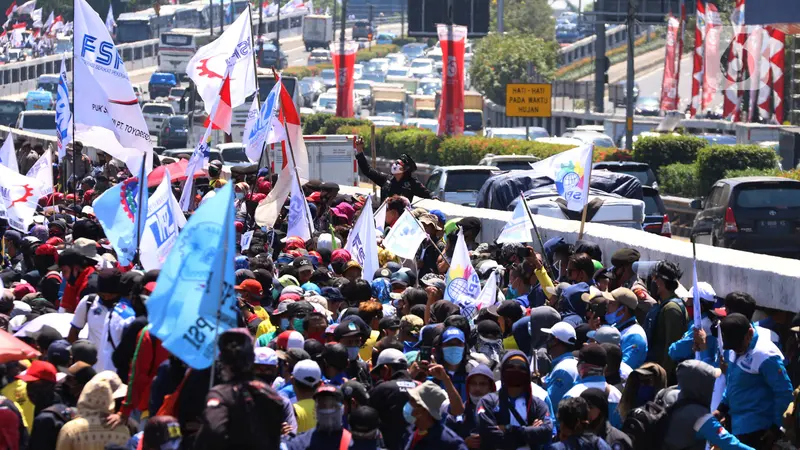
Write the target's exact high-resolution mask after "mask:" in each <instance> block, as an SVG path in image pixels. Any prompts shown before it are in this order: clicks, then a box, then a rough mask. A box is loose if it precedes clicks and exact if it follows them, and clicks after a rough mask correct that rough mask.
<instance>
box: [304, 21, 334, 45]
mask: <svg viewBox="0 0 800 450" xmlns="http://www.w3.org/2000/svg"><path fill="white" fill-rule="evenodd" d="M332 41H333V19H332V18H331V16H326V15H318V14H309V15H307V16H305V17H303V44H304V45H305V46H306V51H307V52H310V51H311V50H313V49H315V48H318V47H322V48H328V47H329V46H330V45H331V42H332Z"/></svg>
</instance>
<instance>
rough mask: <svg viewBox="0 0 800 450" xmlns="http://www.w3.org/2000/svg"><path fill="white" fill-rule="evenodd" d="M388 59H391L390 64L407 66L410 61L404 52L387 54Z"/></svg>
mask: <svg viewBox="0 0 800 450" xmlns="http://www.w3.org/2000/svg"><path fill="white" fill-rule="evenodd" d="M386 59H388V60H389V65H390V66H401V67H403V66H405V65H406V64H407V63H408V58H406V55H404V54H403V53H389V54H388V55H386Z"/></svg>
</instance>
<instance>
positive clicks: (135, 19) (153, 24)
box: [115, 8, 170, 44]
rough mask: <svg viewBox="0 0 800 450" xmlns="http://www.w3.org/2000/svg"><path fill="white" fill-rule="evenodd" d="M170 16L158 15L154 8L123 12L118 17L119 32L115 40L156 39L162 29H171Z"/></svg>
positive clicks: (125, 41)
mask: <svg viewBox="0 0 800 450" xmlns="http://www.w3.org/2000/svg"><path fill="white" fill-rule="evenodd" d="M169 19H170V17H168V16H165V15H164V14H162V15H161V16H159V15H157V14H156V12H155V11H154V10H153V8H148V9H146V10H144V11H138V12H131V13H122V14H120V15H119V17H117V33H116V39H115V42H116V43H117V44H126V43H128V42H138V41H146V40H148V39H155V38H157V37H158V35H159V33H160V32H162V31H167V30H169Z"/></svg>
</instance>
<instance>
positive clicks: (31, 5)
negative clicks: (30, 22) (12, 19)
mask: <svg viewBox="0 0 800 450" xmlns="http://www.w3.org/2000/svg"><path fill="white" fill-rule="evenodd" d="M35 9H36V0H30V1H28V2H25V3H23V4H21V5H19V6H17V11H16V12H17V14H18V15H20V16H21V15H23V14H28V15H30V14H33V11H34V10H35Z"/></svg>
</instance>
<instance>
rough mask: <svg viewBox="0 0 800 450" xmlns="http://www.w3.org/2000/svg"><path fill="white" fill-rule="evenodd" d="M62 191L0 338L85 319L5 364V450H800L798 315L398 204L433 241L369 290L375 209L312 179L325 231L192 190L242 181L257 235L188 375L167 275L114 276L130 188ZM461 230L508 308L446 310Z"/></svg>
mask: <svg viewBox="0 0 800 450" xmlns="http://www.w3.org/2000/svg"><path fill="white" fill-rule="evenodd" d="M18 148H20V149H22V147H18ZM36 150H37V149H35V148H34V149H31V148H30V147H28V148H27V149H26V151H28V152H34V153H37V151H36ZM21 151H22V150H21ZM70 151H71V150H70ZM70 154H71V153H70ZM20 156H21V157H20V158H19V160H20V161H23V158H24V157H26V156H27V155H24V154H21V155H20ZM31 158H33V156H31ZM364 165H365V166H366V164H364ZM413 165H414V164H413V161H411V160H410V159H405V157H404V158H403V159H401V160H399V161H398V162H397V163H396V164H395V167H394V168H393V174H391V175H386V174H379V173H377V172H374V171H373V172H374V173H370V177H371V178H379V179H380V180H381V181H382V184H385V186H386V187H387V188H391V187H392V186H393V185H394V184H395V183H393V182H392V181H391V180H392V178H393V177H394V179H396V180H397V181H398V182H399V181H402V180H403V179H404V176H409V174H408V173H407V174H405V175H403V173H402V172H403V170H404V168H405V169H406V170H408V169H409V168H410V167H412V166H413ZM76 170H77V172H75V171H76ZM54 172H55V173H56V176H57V178H56V179H57V180H58V183H59V184H60V185H63V186H65V187H66V189H64V191H65V192H66V193H61V192H56V193H54V194H51V195H48V196H47V197H45V198H42V199H41V201H40V205H41V207H40V211H39V212H38V213H37V216H36V217H35V218H34V225H32V227H31V228H30V230H28V232H27V233H23V232H20V231H19V230H13V229H7V227H6V223H5V221H2V220H0V229H2V232H3V261H2V272H0V278H1V279H2V282H3V285H4V286H5V290H3V291H2V292H0V294H1V295H0V328H2V329H3V330H7V331H8V332H11V333H15V332H17V331H19V330H21V329H23V327H24V326H25V324H26V323H29V322H31V321H33V320H36V319H37V318H38V317H41V316H44V315H48V314H49V315H50V316H49V318H52V317H57V316H58V315H67V314H69V316H68V319H67V321H68V322H69V327H68V328H67V330H68V331H67V332H64V331H63V328H59V327H57V326H56V325H55V322H56V319H53V326H47V325H45V326H42V327H41V328H40V329H39V331H37V332H35V333H32V334H30V335H28V336H25V337H23V338H22V339H23V340H25V341H26V342H27V343H28V344H30V345H32V346H34V347H35V348H37V349H38V350H39V351H40V352H41V355H42V356H41V357H39V358H38V359H36V360H22V361H11V362H7V363H5V364H2V365H0V368H2V369H0V387H2V390H0V395H2V396H1V397H0V449H14V450H17V449H37V450H38V449H58V450H62V449H82V450H85V449H105V448H108V449H112V448H129V449H139V448H141V449H178V448H182V449H190V448H198V449H262V448H263V449H278V448H286V449H346V448H353V449H383V448H386V449H392V450H394V449H414V450H422V449H436V450H445V449H467V448H469V449H487V450H488V449H519V448H530V449H546V448H553V449H609V448H613V449H658V448H662V449H698V450H700V449H703V448H706V443H709V444H711V445H713V446H715V447H717V448H721V449H732V448H738V449H748V448H756V449H771V448H773V446H776V445H780V446H782V448H792V446H794V445H796V444H797V443H798V441H799V440H800V436H798V435H797V432H798V431H797V430H798V427H797V420H798V416H797V413H796V408H795V404H796V402H797V400H796V398H795V396H796V393H795V392H793V391H794V387H795V386H797V385H798V384H800V371H798V369H799V368H800V364H798V361H799V360H798V352H797V349H798V334H799V333H800V315H798V316H797V317H795V316H793V315H792V314H790V313H786V312H782V311H764V310H761V309H760V308H759V307H758V306H757V300H758V294H759V293H757V292H753V293H745V292H726V287H725V286H715V287H712V286H710V285H709V284H708V283H703V282H701V283H699V284H698V289H697V291H698V292H694V288H691V289H689V290H687V289H686V288H685V287H684V286H683V285H681V283H680V280H681V279H682V278H683V273H682V270H685V269H686V268H681V267H678V266H677V265H676V264H674V263H673V262H670V261H658V262H654V264H652V269H651V270H649V272H648V273H647V274H646V275H645V276H643V277H640V276H639V275H638V274H637V270H636V267H637V263H642V262H641V261H639V259H640V254H639V252H638V251H637V250H636V249H634V248H619V249H618V250H616V251H615V252H614V253H613V254H610V255H609V254H602V253H601V251H600V248H599V247H598V245H596V244H594V243H592V242H589V241H577V242H567V241H566V240H564V239H562V238H559V237H554V238H552V239H549V240H548V241H547V242H545V243H544V246H543V248H541V249H539V248H538V245H534V244H532V243H506V244H496V243H494V242H487V241H485V240H484V241H482V240H481V239H480V236H481V233H480V231H481V222H480V220H478V219H476V218H474V217H464V218H458V217H448V216H447V215H446V214H444V213H443V212H442V211H439V210H425V209H422V208H414V207H413V206H412V205H410V201H409V200H410V199H409V198H406V197H404V196H402V195H390V194H393V193H392V192H389V193H387V198H386V203H385V204H386V207H387V212H386V229H385V230H379V235H380V234H381V233H380V232H381V231H382V232H383V235H384V236H385V234H386V233H387V232H388V230H390V229H391V227H392V226H393V224H394V223H395V222H396V221H397V220H398V218H399V217H400V215H402V214H403V212H404V211H406V209H407V208H408V207H409V206H411V211H412V214H413V215H414V216H415V217H416V218H417V219H418V220H419V222H420V223H421V224H422V225H423V226H424V228H425V230H426V232H427V234H428V236H429V239H427V240H426V241H425V243H424V244H423V245H422V246H421V247H420V249H419V252H418V255H417V258H416V261H405V260H402V259H400V258H398V257H396V256H395V255H394V254H392V253H391V252H390V251H388V250H386V249H384V248H382V246H381V245H382V238H381V237H379V238H378V242H377V243H376V245H378V247H379V252H378V254H379V263H380V268H379V269H378V270H377V271H376V272H375V273H371V274H365V273H363V268H362V266H361V265H360V264H359V263H358V262H357V261H356V260H355V259H354V258H353V255H351V254H350V253H349V252H348V251H347V250H344V249H343V247H344V244H345V243H346V242H347V238H348V233H349V232H350V230H351V228H352V227H353V225H354V223H355V221H356V220H357V219H358V217H359V216H360V214H373V212H374V211H362V208H363V206H364V203H365V198H363V197H361V196H358V195H355V196H353V195H346V194H342V193H340V192H339V187H338V186H337V185H335V184H331V183H322V182H316V181H311V182H309V183H308V184H306V185H305V186H304V190H305V194H306V195H307V198H306V200H307V202H308V204H309V207H310V209H311V213H312V215H313V217H314V225H315V228H316V229H317V230H321V231H317V232H316V233H314V235H313V236H312V238H311V239H310V240H307V241H305V240H303V239H300V238H298V237H296V236H286V233H285V231H286V229H287V223H286V215H287V214H286V209H285V210H284V214H283V215H282V217H281V218H280V219H279V220H278V222H277V224H276V226H275V228H274V229H269V230H263V229H261V228H259V227H257V226H256V225H255V223H254V219H253V217H254V211H255V208H256V206H257V204H258V203H259V202H260V201H262V200H264V198H265V197H266V195H267V194H268V193H269V191H270V189H271V186H272V185H273V184H274V182H275V180H274V179H272V178H271V177H270V176H269V175H268V174H267V173H266V170H264V169H262V170H259V171H258V172H257V173H252V174H249V175H247V174H236V173H235V174H234V175H233V177H232V179H230V180H225V179H223V178H221V170H220V167H219V166H215V165H213V164H212V165H211V166H210V167H209V171H208V173H209V178H208V179H198V180H197V185H198V187H199V191H200V192H199V193H198V196H197V199H196V200H197V203H198V204H202V202H203V199H204V198H208V196H210V195H213V194H211V193H213V192H214V189H218V188H220V187H221V186H223V185H225V184H226V183H234V185H235V192H236V207H237V209H236V211H237V217H236V231H237V235H238V234H241V233H243V232H245V231H247V230H254V235H253V238H252V241H251V244H250V247H249V249H247V250H245V251H242V252H239V253H240V254H239V255H238V256H236V258H235V262H234V264H235V268H236V287H235V290H236V293H237V296H238V306H239V312H240V314H239V318H238V320H239V327H238V328H234V329H232V330H229V331H227V332H225V333H222V334H221V335H220V336H219V339H218V342H217V346H218V358H217V361H216V363H215V364H216V366H215V370H211V369H207V370H194V369H189V368H188V367H187V366H186V364H185V363H184V362H182V361H181V360H180V359H179V358H178V357H176V356H175V355H172V354H170V352H169V351H167V350H166V349H165V348H163V347H162V345H161V342H160V341H159V339H158V338H156V337H155V336H152V335H151V334H150V332H149V327H148V317H147V301H148V296H149V295H150V293H152V292H153V291H154V289H155V288H156V285H157V283H158V275H159V273H158V271H149V272H142V271H140V270H137V269H136V267H135V266H120V264H119V263H117V260H116V258H115V254H114V251H113V249H112V248H111V246H110V245H108V240H107V239H105V238H104V234H103V229H102V227H101V226H100V225H99V223H98V222H97V221H96V220H95V218H94V216H93V210H92V208H91V204H92V200H93V199H94V198H96V197H97V196H98V195H99V194H100V193H102V192H103V191H104V190H105V189H107V188H108V187H110V186H113V185H114V184H115V183H117V182H120V181H121V179H122V178H124V177H125V176H129V174H127V175H126V171H125V170H124V169H122V168H121V167H120V165H114V163H113V162H112V161H108V162H106V161H105V160H100V161H99V162H95V163H91V162H90V161H88V159H87V160H85V161H84V160H80V161H79V163H78V164H76V165H73V164H69V165H66V164H65V165H64V166H63V167H62V168H61V170H58V169H54ZM409 172H410V171H409ZM23 173H24V172H23ZM406 179H407V178H406ZM74 184H77V185H74ZM73 185H74V186H73ZM175 188H176V192H177V193H178V194H179V190H178V189H179V188H178V185H177V184H176V185H175ZM406 188H407V186H402V185H399V186H398V189H399V190H400V191H401V193H403V194H405V193H410V189H406ZM73 192H74V193H73ZM376 203H377V202H376ZM377 206H379V204H376V205H375V207H377ZM459 230H461V231H462V232H463V235H464V237H465V240H466V244H467V247H468V249H469V251H470V257H471V262H472V265H473V267H474V268H475V270H476V272H477V274H478V276H479V278H480V279H481V283H486V282H487V280H489V278H490V277H497V279H499V286H500V290H499V295H498V299H497V302H496V304H494V305H493V306H491V307H488V308H482V309H480V310H477V311H475V310H474V309H473V310H470V309H468V308H466V307H464V305H461V304H458V302H455V303H454V302H451V301H448V300H445V299H444V297H445V291H446V290H447V289H448V286H447V283H446V281H445V280H446V277H445V275H446V273H447V271H448V269H449V261H450V258H451V257H452V256H453V252H454V247H455V242H456V236H457V235H458V233H459ZM237 242H239V239H237ZM537 250H541V251H537ZM365 277H366V278H371V280H372V281H366V280H365V279H364V278H365ZM718 292H719V294H718ZM695 296H698V297H699V299H700V305H701V309H702V311H701V317H702V324H700V325H699V326H695V324H694V323H693V320H692V317H693V311H692V308H693V303H694V301H693V300H694V297H695ZM60 330H61V331H60ZM212 374H213V376H212ZM722 375H725V377H724V379H725V384H722V383H720V381H719V380H720V377H721V376H722ZM715 386H716V387H715ZM715 395H716V396H717V397H719V398H716V399H713V398H712V397H714V396H715ZM712 405H714V407H713V408H712Z"/></svg>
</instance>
